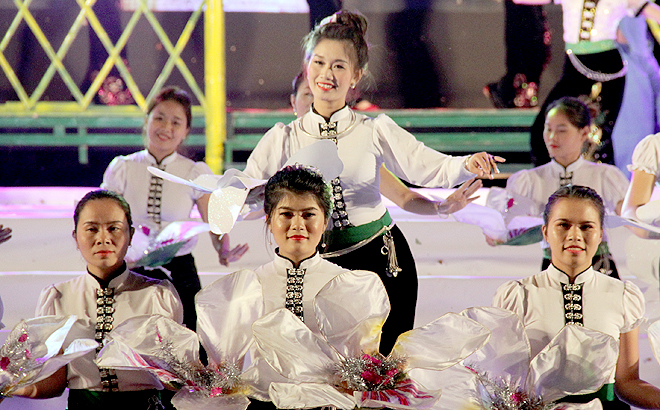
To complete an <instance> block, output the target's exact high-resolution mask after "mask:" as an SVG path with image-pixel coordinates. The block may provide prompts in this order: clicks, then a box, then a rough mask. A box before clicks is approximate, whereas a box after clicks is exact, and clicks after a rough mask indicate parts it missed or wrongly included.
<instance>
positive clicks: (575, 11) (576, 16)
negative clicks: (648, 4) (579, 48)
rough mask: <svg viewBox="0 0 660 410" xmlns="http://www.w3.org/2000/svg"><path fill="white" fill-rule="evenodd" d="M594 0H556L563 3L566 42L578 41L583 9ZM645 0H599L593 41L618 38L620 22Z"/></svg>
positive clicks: (524, 0) (528, 0)
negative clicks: (585, 3)
mask: <svg viewBox="0 0 660 410" xmlns="http://www.w3.org/2000/svg"><path fill="white" fill-rule="evenodd" d="M586 1H592V2H595V1H594V0H555V3H556V4H561V6H562V12H563V23H564V42H566V43H572V44H575V43H578V42H579V41H580V28H581V25H582V10H583V5H584V2H586ZM644 1H645V0H598V2H597V3H598V5H597V6H596V14H595V16H594V18H593V28H592V29H591V39H590V41H591V42H596V41H602V40H616V30H617V26H618V25H619V22H620V21H621V19H622V18H624V17H625V16H626V15H630V16H634V15H635V13H636V12H637V10H638V9H639V7H640V6H641V5H642V4H643V3H644ZM514 3H517V4H529V5H535V4H544V3H546V4H548V3H550V0H514Z"/></svg>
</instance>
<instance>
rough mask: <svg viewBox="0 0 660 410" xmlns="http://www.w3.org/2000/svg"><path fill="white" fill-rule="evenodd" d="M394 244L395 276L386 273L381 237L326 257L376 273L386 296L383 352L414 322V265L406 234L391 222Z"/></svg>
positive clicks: (351, 266) (381, 347) (385, 353)
mask: <svg viewBox="0 0 660 410" xmlns="http://www.w3.org/2000/svg"><path fill="white" fill-rule="evenodd" d="M391 233H392V237H393V238H394V246H395V247H396V256H397V259H398V262H399V267H400V268H401V269H402V270H401V272H399V274H398V275H397V277H392V276H388V274H387V266H388V257H387V255H383V254H382V253H381V249H382V248H383V239H382V237H378V238H375V239H374V240H372V241H371V242H369V243H368V244H366V245H364V246H363V247H361V248H359V249H356V250H354V251H353V252H350V253H347V254H346V255H342V256H337V257H334V258H328V259H327V260H328V261H330V262H332V263H334V264H337V265H339V266H341V267H343V268H346V269H350V270H358V269H359V270H368V271H372V272H375V273H377V274H378V276H380V278H381V280H382V281H383V284H384V285H385V289H386V290H387V295H388V296H389V298H390V305H391V310H390V315H389V316H388V318H387V321H386V322H385V325H384V326H383V335H382V337H381V341H380V352H381V353H382V354H383V355H385V356H387V355H388V354H390V352H391V351H392V347H393V346H394V342H396V339H397V337H399V335H400V334H401V333H403V332H406V331H408V330H411V329H412V328H413V326H414V322H415V308H416V306H417V268H416V267H415V260H414V259H413V255H412V252H410V247H409V246H408V242H407V241H406V238H405V237H404V236H403V233H402V232H401V230H400V229H399V228H398V227H397V226H396V225H395V226H394V227H393V228H392V230H391Z"/></svg>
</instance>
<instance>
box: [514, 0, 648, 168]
mask: <svg viewBox="0 0 660 410" xmlns="http://www.w3.org/2000/svg"><path fill="white" fill-rule="evenodd" d="M516 2H517V3H519V4H529V5H538V4H540V3H549V0H548V1H544V0H516ZM561 4H562V10H563V22H564V42H565V43H566V59H565V62H564V71H563V73H562V77H561V78H560V79H559V82H557V84H555V86H554V88H553V89H552V91H550V94H548V97H547V98H546V100H545V102H544V103H543V106H542V107H541V111H540V112H539V114H538V115H537V116H536V119H535V121H534V124H533V125H532V130H531V140H530V142H531V146H532V161H533V162H534V164H535V165H542V164H545V163H546V162H548V161H550V157H549V155H548V152H547V151H546V149H545V146H544V144H543V137H542V134H543V123H544V113H545V112H546V111H547V107H548V105H549V104H550V103H551V102H553V101H555V100H557V99H559V98H561V97H564V96H574V97H577V96H580V95H587V96H591V97H592V99H593V100H594V101H598V102H599V103H600V105H601V112H602V113H603V114H604V123H603V124H602V130H603V134H602V138H601V143H602V147H601V148H600V151H599V152H598V153H596V155H595V158H596V159H597V160H599V161H602V162H606V163H610V164H613V163H614V154H613V149H612V141H611V138H610V137H611V134H612V129H613V127H614V123H615V121H616V118H617V116H618V115H619V109H620V107H621V101H622V100H623V90H624V83H625V79H624V78H625V74H626V66H625V64H624V61H623V60H622V58H621V55H620V54H619V51H618V50H617V46H616V30H617V26H618V25H619V21H621V19H622V18H623V17H624V16H626V14H627V13H629V12H631V13H633V14H635V15H643V16H644V17H646V18H649V19H653V20H656V21H659V22H660V7H658V6H657V5H655V4H654V3H652V2H649V1H644V0H611V1H601V2H598V1H590V0H585V1H582V0H565V1H562V2H561Z"/></svg>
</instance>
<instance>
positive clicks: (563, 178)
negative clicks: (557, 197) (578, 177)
mask: <svg viewBox="0 0 660 410" xmlns="http://www.w3.org/2000/svg"><path fill="white" fill-rule="evenodd" d="M566 185H573V173H572V172H566V173H564V175H559V187H560V188H561V187H564V186H566Z"/></svg>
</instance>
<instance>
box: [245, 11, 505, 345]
mask: <svg viewBox="0 0 660 410" xmlns="http://www.w3.org/2000/svg"><path fill="white" fill-rule="evenodd" d="M366 28H367V22H366V20H365V19H364V17H362V16H361V15H358V14H354V13H349V12H338V13H336V14H334V15H333V16H331V17H329V18H328V19H326V20H324V21H323V22H322V23H321V24H320V25H318V26H317V27H316V28H315V29H314V30H313V31H312V32H311V33H309V34H308V36H307V37H306V38H305V42H304V43H305V44H304V49H305V72H306V77H307V81H308V83H309V86H310V89H311V91H312V94H313V95H314V103H313V110H312V111H310V112H308V113H306V114H305V115H304V116H303V117H301V118H300V119H298V120H296V121H294V122H292V123H291V124H289V125H284V124H277V125H275V127H273V128H272V129H271V130H270V131H269V132H268V133H266V135H265V136H264V137H263V138H262V140H261V141H260V142H259V144H258V145H257V147H256V148H255V149H254V151H253V152H252V154H251V155H250V158H249V159H248V163H247V167H246V169H245V173H246V174H248V175H250V176H251V177H254V178H261V179H263V178H267V177H269V176H271V175H273V174H274V173H275V172H276V171H277V170H278V169H279V168H280V167H281V166H282V165H283V164H284V163H285V162H286V160H287V158H288V157H290V156H291V155H293V154H294V153H295V152H296V151H298V150H299V149H300V148H303V147H305V146H308V145H310V144H312V143H314V142H315V141H318V140H319V139H331V140H333V141H335V142H336V144H337V149H338V150H339V157H340V158H341V160H342V161H343V163H344V170H343V171H342V173H341V175H340V176H339V178H337V179H335V180H334V181H333V182H332V183H333V199H334V205H335V206H334V208H335V211H333V214H332V220H331V221H330V226H331V228H332V229H330V230H328V232H327V233H326V234H325V235H324V239H323V243H322V244H321V247H322V249H323V251H324V257H326V258H328V260H330V261H331V262H333V263H336V264H338V265H340V266H343V267H344V268H347V269H364V270H371V271H375V272H376V273H378V274H379V276H380V277H381V279H382V280H383V282H384V284H385V287H386V288H387V291H388V295H389V297H390V303H391V305H392V310H391V313H390V317H389V318H388V321H387V323H386V324H385V328H384V332H383V341H382V343H381V350H382V351H383V352H389V351H390V350H391V348H392V346H393V344H394V341H395V340H396V337H397V336H398V335H399V334H400V333H402V332H404V331H407V330H410V329H412V328H413V322H414V316H415V304H416V299H417V273H416V270H415V263H414V260H413V258H412V253H411V252H410V249H409V247H408V245H407V243H406V241H405V238H404V237H403V234H402V233H401V231H400V230H399V229H398V228H397V227H396V226H394V224H393V222H392V219H391V217H390V216H389V214H388V213H387V211H386V209H385V206H384V205H383V204H382V202H381V199H380V190H379V184H380V176H379V172H380V168H381V165H382V164H385V166H386V167H387V168H388V169H389V170H391V171H392V172H394V174H395V175H397V176H399V177H401V178H402V179H405V180H407V181H410V182H412V183H415V184H417V185H423V186H453V185H455V184H456V183H458V182H463V181H465V180H467V179H469V178H470V177H473V176H474V174H477V175H478V176H486V175H491V173H492V172H497V166H496V162H498V161H504V160H503V159H502V158H499V157H493V156H491V155H488V154H487V153H485V152H482V153H478V154H473V155H471V156H467V157H450V156H447V155H444V154H441V153H438V152H436V151H434V150H432V149H429V148H427V147H425V146H424V145H423V144H422V143H420V142H419V141H417V140H416V139H415V138H414V137H413V136H412V135H411V134H409V133H408V132H406V131H405V130H403V129H402V128H401V127H399V126H398V125H396V124H395V123H394V121H392V120H391V119H390V118H389V117H387V116H386V115H380V116H379V117H378V118H376V119H372V118H369V117H367V116H364V115H361V114H357V113H355V112H354V111H352V110H351V109H350V108H349V107H348V106H347V105H346V95H347V93H348V91H349V90H350V89H351V88H353V87H355V86H356V85H357V83H358V81H359V80H360V79H361V78H362V76H363V73H364V71H365V70H366V65H367V60H368V51H367V44H366V41H365V39H364V35H365V32H366ZM449 205H451V204H450V203H447V206H449ZM436 212H437V213H439V214H443V215H445V214H447V213H450V212H452V209H446V208H445V203H442V204H437V205H436ZM395 249H396V250H395Z"/></svg>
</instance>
